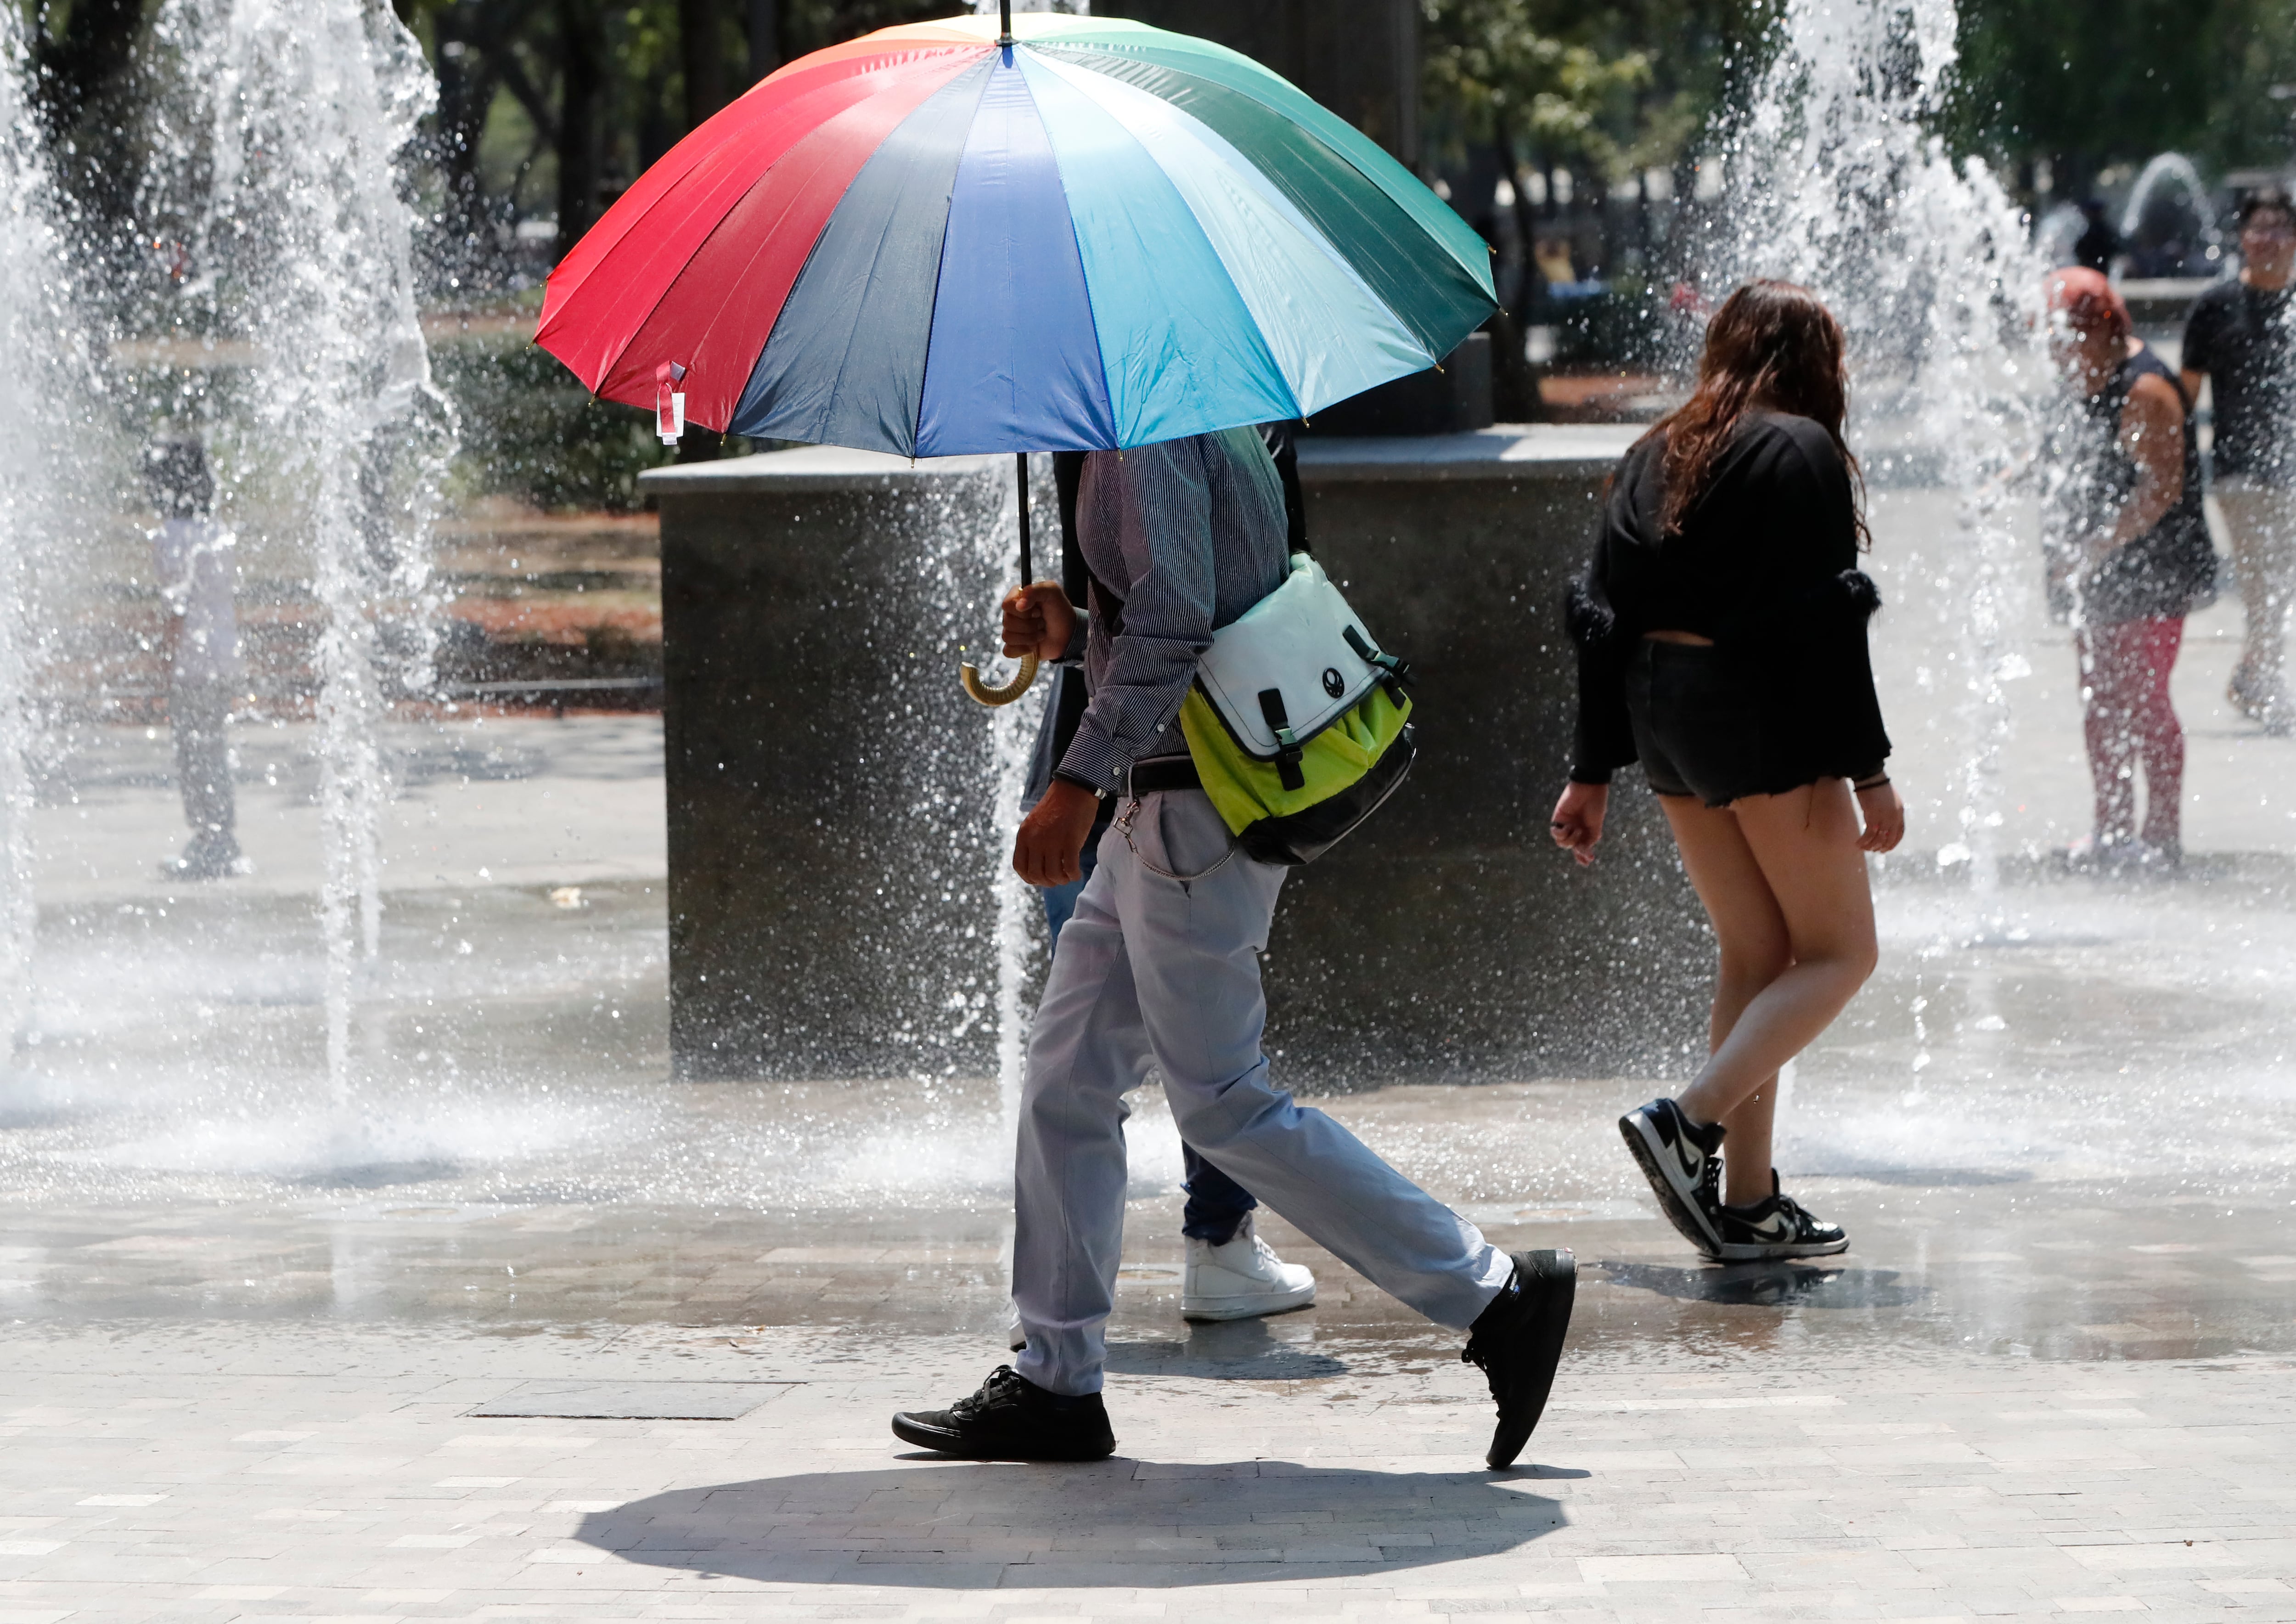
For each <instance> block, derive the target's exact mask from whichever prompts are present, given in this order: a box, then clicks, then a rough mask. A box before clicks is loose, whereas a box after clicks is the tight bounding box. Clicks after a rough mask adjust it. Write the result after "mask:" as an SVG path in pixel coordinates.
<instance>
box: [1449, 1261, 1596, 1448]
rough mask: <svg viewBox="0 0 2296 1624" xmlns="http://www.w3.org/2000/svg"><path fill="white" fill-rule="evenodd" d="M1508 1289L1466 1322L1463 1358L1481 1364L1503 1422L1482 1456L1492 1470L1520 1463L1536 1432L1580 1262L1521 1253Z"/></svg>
mask: <svg viewBox="0 0 2296 1624" xmlns="http://www.w3.org/2000/svg"><path fill="white" fill-rule="evenodd" d="M1513 1257H1514V1274H1513V1276H1512V1277H1511V1278H1510V1279H1509V1280H1508V1281H1507V1283H1506V1289H1505V1291H1503V1292H1500V1293H1499V1294H1498V1295H1497V1297H1494V1298H1493V1299H1491V1303H1490V1307H1488V1308H1485V1309H1484V1310H1483V1311H1482V1313H1481V1314H1480V1316H1477V1318H1476V1320H1475V1323H1474V1324H1473V1325H1472V1326H1470V1327H1469V1328H1468V1331H1467V1346H1466V1349H1465V1351H1464V1352H1463V1353H1461V1354H1460V1355H1459V1357H1460V1358H1461V1360H1463V1361H1464V1362H1465V1363H1467V1364H1470V1365H1476V1366H1481V1368H1482V1372H1483V1374H1484V1375H1485V1376H1486V1377H1488V1379H1489V1381H1490V1384H1491V1397H1492V1398H1496V1399H1497V1400H1498V1406H1499V1424H1498V1426H1497V1430H1496V1431H1493V1432H1492V1433H1491V1447H1490V1448H1489V1450H1488V1452H1487V1453H1486V1454H1485V1455H1484V1456H1483V1459H1484V1460H1485V1462H1487V1463H1488V1464H1489V1465H1490V1466H1491V1467H1492V1468H1493V1470H1495V1471H1496V1470H1500V1469H1504V1468H1505V1467H1508V1466H1512V1465H1513V1464H1514V1457H1515V1456H1518V1455H1521V1453H1522V1447H1523V1445H1525V1444H1527V1443H1529V1441H1530V1430H1531V1429H1532V1428H1533V1427H1535V1426H1537V1425H1538V1417H1539V1415H1540V1414H1541V1413H1542V1412H1543V1411H1545V1409H1546V1395H1547V1393H1548V1391H1549V1390H1552V1389H1553V1387H1554V1367H1555V1366H1557V1365H1559V1364H1561V1363H1562V1337H1563V1333H1565V1332H1567V1331H1569V1330H1570V1303H1571V1300H1572V1299H1573V1298H1575V1297H1576V1296H1577V1295H1578V1292H1579V1260H1578V1259H1575V1258H1573V1257H1572V1256H1571V1255H1570V1253H1569V1252H1567V1251H1519V1252H1516V1253H1514V1254H1513Z"/></svg>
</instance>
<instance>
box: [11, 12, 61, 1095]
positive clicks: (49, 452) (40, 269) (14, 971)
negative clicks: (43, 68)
mask: <svg viewBox="0 0 2296 1624" xmlns="http://www.w3.org/2000/svg"><path fill="white" fill-rule="evenodd" d="M28 76H29V62H28V61H27V59H26V54H25V48H24V38H23V34H22V21H21V18H20V16H19V15H18V13H17V12H16V11H15V10H14V9H13V8H10V9H9V10H8V11H7V12H6V14H5V15H4V16H0V355H4V356H5V357H7V362H6V365H5V366H4V367H0V1070H6V1069H8V1068H9V1067H10V1066H12V1063H13V1060H14V1047H15V1044H16V1041H17V1039H18V1038H19V1036H20V1034H21V1031H22V1029H23V1026H24V1021H25V1017H26V1014H27V1005H28V1002H29V980H30V968H31V957H32V939H33V932H34V928H35V926H36V924H37V904H36V900H35V898H34V895H33V890H32V844H31V830H30V821H31V816H32V802H33V783H32V775H31V767H30V763H29V759H28V758H29V753H30V751H31V750H32V747H33V745H34V743H35V742H36V737H37V722H36V719H35V716H34V712H33V710H32V709H31V703H30V696H31V685H32V678H33V676H34V671H35V667H36V666H37V663H38V648H37V630H36V627H37V611H35V610H34V608H33V603H32V594H33V592H34V590H35V583H34V580H33V570H32V553H33V549H34V547H35V546H36V545H37V541H38V538H39V537H41V536H42V535H44V534H46V533H48V532H49V531H50V529H51V528H52V527H53V524H54V521H55V497H56V495H57V488H58V483H59V480H58V476H59V474H60V472H61V467H60V463H61V455H62V453H61V447H62V445H63V444H64V442H65V441H66V440H67V439H68V437H69V431H70V423H71V422H72V420H73V418H74V416H75V414H74V413H73V412H72V411H71V410H70V406H71V403H72V402H73V399H74V394H75V391H73V390H72V389H71V388H70V382H69V380H70V376H71V375H72V374H73V373H74V371H75V368H74V367H73V366H72V365H71V362H72V360H73V359H74V357H71V356H70V354H69V353H68V351H69V349H70V345H71V339H70V334H72V333H74V332H77V331H78V324H77V323H75V322H73V321H72V320H71V319H70V311H69V309H68V308H66V306H67V304H68V294H67V291H66V283H65V279H64V275H63V265H64V261H65V256H64V252H63V245H62V241H61V237H60V235H59V234H58V232H57V230H56V227H55V222H54V215H53V202H54V200H53V196H52V194H51V193H50V190H49V179H48V174H47V169H46V166H45V162H44V160H43V157H42V153H41V151H40V148H39V145H38V142H37V135H36V134H35V132H36V131H37V128H38V126H37V121H36V120H35V119H34V117H33V113H32V110H31V108H30V106H29V98H28V96H27V94H26V87H27V85H28V83H29V77H28Z"/></svg>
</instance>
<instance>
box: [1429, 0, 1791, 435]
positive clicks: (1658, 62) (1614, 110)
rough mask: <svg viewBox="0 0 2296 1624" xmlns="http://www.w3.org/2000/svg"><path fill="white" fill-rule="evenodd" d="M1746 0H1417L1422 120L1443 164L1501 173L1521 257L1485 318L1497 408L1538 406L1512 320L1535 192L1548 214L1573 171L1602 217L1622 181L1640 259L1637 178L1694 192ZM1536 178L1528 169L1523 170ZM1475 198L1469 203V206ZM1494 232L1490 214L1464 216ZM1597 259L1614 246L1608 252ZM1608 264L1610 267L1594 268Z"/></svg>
mask: <svg viewBox="0 0 2296 1624" xmlns="http://www.w3.org/2000/svg"><path fill="white" fill-rule="evenodd" d="M1756 4H1757V0H1622V3H1620V4H1606V5H1603V6H1595V5H1592V4H1582V3H1580V0H1423V10H1424V15H1425V30H1424V34H1423V81H1424V88H1423V94H1424V98H1425V110H1424V114H1423V118H1424V125H1425V128H1426V131H1427V134H1428V144H1429V150H1430V152H1431V156H1433V158H1434V159H1435V160H1436V162H1437V165H1438V167H1439V168H1454V169H1456V168H1470V167H1472V160H1473V157H1474V154H1475V153H1476V152H1478V151H1480V152H1486V153H1488V154H1491V155H1494V156H1495V157H1496V160H1497V167H1498V169H1499V172H1500V173H1501V174H1503V175H1504V176H1505V177H1506V179H1507V181H1508V183H1509V185H1510V186H1511V188H1512V190H1513V197H1514V200H1515V201H1514V205H1513V208H1512V209H1508V210H1507V214H1508V217H1509V219H1510V221H1511V223H1512V226H1511V229H1512V233H1513V241H1512V242H1507V243H1497V242H1495V243H1494V246H1495V247H1502V248H1505V249H1511V250H1513V251H1512V258H1513V261H1514V263H1516V264H1517V265H1519V266H1521V267H1523V275H1522V276H1521V281H1520V282H1519V283H1518V284H1517V288H1516V291H1515V294H1514V297H1513V299H1512V300H1511V301H1510V303H1509V306H1508V308H1506V309H1505V310H1504V311H1502V312H1501V314H1500V316H1498V317H1497V319H1496V320H1495V321H1494V323H1493V331H1492V336H1493V341H1494V357H1495V360H1496V365H1497V377H1496V379H1495V382H1496V384H1497V394H1498V399H1497V403H1496V404H1497V409H1498V410H1499V412H1500V414H1502V415H1504V416H1507V417H1511V418H1515V419H1518V420H1521V419H1524V418H1528V417H1530V416H1533V415H1535V414H1537V410H1538V405H1537V398H1536V382H1537V381H1536V378H1535V377H1534V376H1533V375H1532V373H1531V371H1530V369H1529V365H1528V363H1527V361H1526V360H1525V357H1524V350H1523V345H1522V331H1523V329H1524V328H1525V327H1526V326H1527V325H1528V324H1529V317H1530V316H1531V314H1532V311H1531V306H1532V303H1533V301H1534V299H1535V298H1536V297H1537V295H1538V291H1539V289H1540V288H1541V286H1542V285H1543V284H1542V283H1541V281H1540V278H1539V276H1538V273H1537V272H1536V270H1535V269H1534V268H1533V267H1534V265H1535V246H1534V238H1535V236H1536V235H1537V234H1538V228H1537V226H1536V224H1535V216H1534V206H1533V204H1532V201H1531V200H1532V199H1533V198H1535V197H1538V198H1543V199H1544V200H1546V201H1544V203H1543V204H1541V205H1539V206H1538V207H1539V208H1540V209H1543V211H1544V213H1545V214H1546V216H1547V217H1553V216H1554V213H1555V212H1556V210H1557V208H1558V205H1557V202H1556V193H1557V187H1556V185H1555V177H1556V175H1557V172H1558V171H1562V170H1567V171H1569V173H1570V177H1571V183H1572V189H1573V202H1574V205H1575V206H1577V207H1579V209H1581V210H1582V212H1583V214H1584V215H1585V216H1586V217H1590V218H1593V219H1595V220H1597V221H1603V222H1604V223H1605V224H1607V216H1608V214H1609V212H1610V211H1609V210H1608V209H1607V208H1606V204H1607V201H1608V199H1609V198H1610V196H1611V193H1612V191H1613V190H1614V189H1615V188H1619V187H1621V186H1628V187H1632V188H1634V189H1635V195H1636V198H1637V199H1638V201H1640V202H1641V203H1642V204H1643V208H1642V209H1640V210H1639V211H1638V216H1637V217H1638V219H1639V220H1640V222H1641V225H1640V226H1639V227H1638V236H1639V239H1640V240H1639V242H1637V243H1636V245H1635V246H1636V249H1637V250H1638V252H1639V253H1640V255H1641V256H1642V258H1644V260H1645V261H1648V260H1650V259H1651V258H1654V257H1655V254H1656V245H1655V244H1654V243H1653V242H1652V240H1651V234H1650V228H1649V224H1648V221H1649V213H1650V210H1649V203H1650V201H1651V197H1650V192H1649V189H1648V186H1647V183H1646V182H1645V180H1644V174H1645V172H1646V171H1648V170H1650V169H1653V168H1657V169H1663V170H1668V171H1671V172H1672V173H1673V174H1674V175H1675V176H1676V177H1677V184H1676V185H1674V186H1672V187H1670V188H1669V191H1670V192H1671V193H1673V194H1674V195H1676V196H1678V197H1684V198H1686V197H1688V196H1690V195H1691V193H1692V192H1693V176H1692V174H1691V166H1692V164H1693V161H1694V159H1695V154H1696V151H1697V146H1698V142H1699V137H1700V135H1702V132H1703V131H1704V129H1705V128H1706V127H1707V124H1708V122H1709V120H1710V118H1711V116H1712V114H1713V112H1714V110H1715V109H1716V107H1717V106H1718V104H1719V103H1720V101H1721V99H1722V97H1723V96H1724V94H1726V90H1727V88H1728V86H1729V85H1730V83H1731V82H1732V75H1733V74H1734V72H1735V71H1737V70H1738V68H1739V65H1740V64H1742V63H1743V62H1746V61H1749V60H1751V53H1750V52H1749V51H1748V50H1747V49H1746V46H1747V45H1748V44H1749V43H1750V42H1751V41H1752V40H1754V39H1755V38H1756V37H1757V36H1758V31H1759V20H1758V16H1757V12H1756ZM1534 176H1536V177H1537V178H1536V182H1535V183H1534ZM1469 207H1470V209H1471V211H1472V209H1473V208H1474V205H1473V204H1470V205H1469ZM1471 223H1472V224H1474V225H1475V226H1476V227H1477V229H1479V230H1481V231H1483V232H1485V233H1486V234H1487V235H1490V236H1494V237H1496V236H1497V235H1499V234H1501V228H1500V227H1499V226H1498V223H1497V219H1496V218H1495V217H1484V218H1478V219H1473V220H1472V222H1471ZM1603 258H1605V259H1607V258H1610V256H1609V254H1608V253H1607V251H1606V252H1605V254H1604V255H1603ZM1596 268H1598V269H1601V270H1603V271H1604V272H1615V270H1616V269H1617V267H1615V266H1611V265H1603V266H1600V267H1596Z"/></svg>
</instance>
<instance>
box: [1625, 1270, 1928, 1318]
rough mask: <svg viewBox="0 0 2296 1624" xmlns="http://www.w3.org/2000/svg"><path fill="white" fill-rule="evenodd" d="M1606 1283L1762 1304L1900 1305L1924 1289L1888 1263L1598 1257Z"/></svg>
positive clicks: (1692, 1297)
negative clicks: (1688, 1262) (1709, 1262)
mask: <svg viewBox="0 0 2296 1624" xmlns="http://www.w3.org/2000/svg"><path fill="white" fill-rule="evenodd" d="M1595 1267H1597V1268H1600V1269H1601V1270H1602V1271H1603V1275H1604V1277H1605V1278H1606V1279H1607V1281H1608V1282H1609V1284H1612V1285H1623V1286H1628V1287H1632V1288H1634V1289H1636V1290H1638V1291H1644V1292H1657V1293H1658V1294H1659V1295H1660V1296H1661V1297H1678V1298H1681V1299H1683V1300H1686V1301H1690V1302H1718V1303H1725V1304H1729V1305H1732V1306H1735V1307H1753V1308H1910V1307H1912V1306H1913V1305H1914V1304H1915V1303H1917V1302H1919V1301H1921V1300H1922V1299H1923V1298H1924V1297H1926V1296H1928V1295H1929V1288H1928V1287H1926V1286H1918V1285H1907V1284H1903V1283H1902V1281H1901V1279H1900V1277H1899V1275H1898V1271H1897V1270H1895V1269H1889V1268H1871V1269H1869V1268H1830V1267H1825V1266H1823V1265H1817V1264H1809V1263H1725V1264H1722V1265H1720V1266H1719V1267H1710V1268H1674V1267H1669V1266H1667V1265H1665V1264H1660V1263H1599V1264H1597V1265H1595Z"/></svg>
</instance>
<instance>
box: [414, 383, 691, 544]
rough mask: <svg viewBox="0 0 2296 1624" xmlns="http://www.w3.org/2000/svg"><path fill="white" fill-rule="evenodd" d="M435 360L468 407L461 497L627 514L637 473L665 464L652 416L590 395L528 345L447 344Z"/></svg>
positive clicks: (459, 474) (459, 472)
mask: <svg viewBox="0 0 2296 1624" xmlns="http://www.w3.org/2000/svg"><path fill="white" fill-rule="evenodd" d="M430 364H431V367H432V370H433V373H435V375H436V376H437V378H438V380H439V385H440V387H441V388H443V389H444V390H446V391H447V394H448V395H450V396H451V397H453V398H454V401H455V405H456V406H457V407H459V408H460V410H461V413H462V419H463V447H462V455H461V456H460V457H459V458H458V459H457V461H456V466H455V473H456V478H457V480H458V482H459V483H460V484H461V485H462V486H463V494H465V495H468V496H516V497H518V498H519V499H520V500H521V501H524V502H529V503H532V504H534V505H535V506H537V507H542V508H581V509H586V510H596V509H604V510H606V511H608V512H612V513H627V512H629V511H631V510H632V509H634V508H635V507H636V506H637V505H638V493H637V478H638V475H639V474H641V473H643V472H644V471H645V470H647V469H649V468H656V467H660V465H661V464H662V463H666V462H668V460H669V453H668V449H667V448H666V447H663V445H662V444H661V442H660V440H659V439H657V438H655V435H654V433H653V418H652V415H651V414H648V413H644V412H641V411H637V410H635V408H633V407H630V406H617V405H615V404H613V403H612V402H611V401H603V400H595V399H593V398H591V396H590V392H589V391H588V390H586V389H584V388H583V387H582V386H581V384H580V383H579V382H578V381H576V380H575V378H574V375H573V374H572V373H570V372H568V371H567V370H566V368H565V367H563V366H562V365H560V364H559V362H558V360H557V358H556V357H553V356H551V355H550V354H548V353H547V352H545V351H544V350H541V349H537V348H535V347H534V346H533V345H531V344H516V345H512V344H502V343H484V342H465V343H448V344H442V345H440V346H439V348H438V349H436V350H435V351H433V353H432V356H431V363H430Z"/></svg>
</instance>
